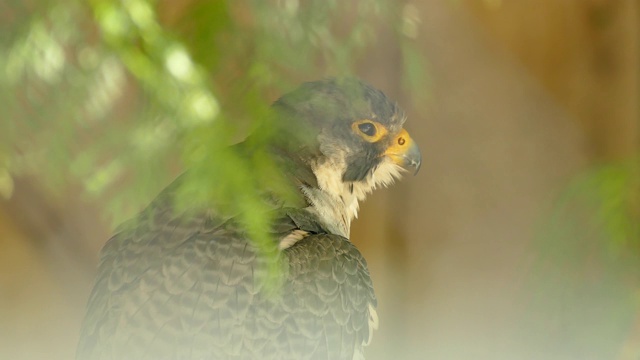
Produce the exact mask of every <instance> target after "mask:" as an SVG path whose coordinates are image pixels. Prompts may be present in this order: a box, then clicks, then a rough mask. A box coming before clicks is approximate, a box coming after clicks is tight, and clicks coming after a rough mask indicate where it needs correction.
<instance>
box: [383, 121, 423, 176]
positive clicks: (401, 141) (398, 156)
mask: <svg viewBox="0 0 640 360" xmlns="http://www.w3.org/2000/svg"><path fill="white" fill-rule="evenodd" d="M384 155H385V156H388V157H389V158H391V160H392V161H393V162H394V163H396V164H397V165H400V166H401V167H402V168H403V169H405V170H408V171H411V172H413V175H415V174H417V173H418V170H420V164H421V163H422V155H420V149H419V148H418V145H417V144H416V143H415V142H414V141H413V139H412V138H411V136H409V133H408V132H407V130H405V129H402V130H401V131H400V132H399V133H398V135H396V136H395V138H394V139H393V142H392V143H391V146H389V148H388V149H387V151H385V153H384Z"/></svg>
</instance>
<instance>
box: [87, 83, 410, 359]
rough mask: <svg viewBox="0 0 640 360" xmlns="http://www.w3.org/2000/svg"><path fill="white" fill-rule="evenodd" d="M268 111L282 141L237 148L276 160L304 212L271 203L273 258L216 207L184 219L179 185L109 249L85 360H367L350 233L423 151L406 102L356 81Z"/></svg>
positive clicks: (291, 98)
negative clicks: (274, 284) (272, 283)
mask: <svg viewBox="0 0 640 360" xmlns="http://www.w3.org/2000/svg"><path fill="white" fill-rule="evenodd" d="M271 111H272V114H273V120H271V121H270V122H268V123H267V124H268V126H271V127H275V128H276V129H277V131H275V133H277V134H279V135H278V136H274V137H272V138H271V141H270V142H269V143H267V144H264V145H263V146H262V147H256V146H255V142H251V141H249V140H247V141H245V142H243V143H240V144H237V145H234V146H236V150H237V151H238V153H239V154H245V155H247V156H251V153H252V152H253V151H264V152H265V153H267V154H268V155H269V157H270V158H272V159H274V162H276V163H277V164H278V165H279V168H280V169H282V171H283V172H286V174H285V178H286V179H288V180H289V181H290V182H291V184H292V185H293V188H295V189H297V190H296V192H297V194H298V196H299V199H300V201H298V202H295V201H294V202H287V201H285V200H280V199H274V198H273V196H266V195H265V199H264V201H267V202H271V203H273V204H274V207H273V208H274V210H273V211H274V214H275V215H273V217H272V218H273V219H274V220H273V223H272V224H271V232H272V234H273V236H272V238H273V239H274V242H276V243H274V244H273V245H274V248H276V247H277V249H278V256H277V259H276V260H273V259H272V260H269V259H268V258H267V257H264V256H260V253H259V251H258V248H257V247H256V245H255V244H254V243H253V242H252V241H251V240H250V239H249V237H248V235H247V233H246V231H245V229H243V227H242V226H241V224H239V222H238V221H237V219H235V218H234V217H232V216H223V215H221V212H220V211H219V209H215V208H212V207H203V208H197V209H189V211H177V210H176V208H175V206H174V200H175V199H174V195H175V194H176V191H175V189H176V188H177V186H178V185H179V183H180V178H178V179H177V180H176V181H175V182H174V183H173V184H172V185H170V186H169V187H168V188H167V189H165V190H164V191H163V192H162V193H161V194H160V195H159V196H158V197H157V198H156V199H155V200H154V201H153V202H152V203H151V204H150V205H149V206H148V207H147V208H146V209H145V210H143V211H142V212H141V213H140V214H139V215H138V216H137V218H136V219H134V221H133V222H131V223H130V224H129V226H124V227H122V228H121V229H120V230H119V231H118V232H117V233H116V234H115V235H114V236H113V237H112V238H111V239H110V240H109V241H108V242H107V243H106V245H105V246H104V248H103V250H102V252H101V259H100V264H99V268H98V274H97V278H96V280H95V284H94V288H93V291H92V293H91V295H90V298H89V302H88V306H87V313H86V316H85V319H84V322H83V325H82V330H81V338H80V343H79V345H78V350H77V358H78V359H80V360H90V359H118V360H122V359H153V360H158V359H234V360H236V359H280V360H281V359H296V360H299V359H327V360H336V359H362V358H364V354H363V347H364V346H365V345H367V344H369V342H370V341H371V336H372V332H373V330H374V329H376V328H377V326H378V316H377V314H376V310H375V308H376V297H375V294H374V289H373V285H372V282H371V278H370V276H369V271H368V269H367V264H366V261H365V259H364V258H363V257H362V255H361V254H360V252H359V251H358V249H357V248H356V247H355V246H354V245H353V244H352V243H351V242H350V241H349V229H350V226H351V221H352V220H353V219H354V218H355V217H356V216H357V212H358V203H359V201H361V200H363V199H364V198H365V196H366V195H367V194H368V193H370V192H371V191H372V190H374V189H375V188H376V187H379V186H387V185H389V184H391V183H392V182H393V181H394V179H396V178H398V177H399V176H400V175H401V173H402V172H404V171H407V170H408V171H410V172H412V173H417V171H418V169H419V167H420V162H421V157H420V152H419V150H418V147H417V145H416V144H415V142H414V141H413V140H412V139H411V137H410V136H409V134H408V133H407V131H406V130H405V129H404V128H403V125H404V123H405V120H406V118H405V115H404V113H403V112H402V110H401V109H400V108H399V107H398V106H397V104H396V103H395V102H392V101H390V100H389V99H388V98H387V97H386V96H385V95H384V94H383V93H382V92H381V91H379V90H377V89H375V88H373V87H371V86H370V85H368V84H366V83H364V82H362V81H360V80H357V79H352V78H348V79H326V80H321V81H316V82H309V83H305V84H303V85H301V86H300V87H299V88H298V89H296V90H295V91H293V92H291V93H289V94H286V95H284V96H283V97H281V98H280V99H279V100H277V101H276V102H275V103H274V105H273V106H272V109H271ZM251 144H253V145H251ZM268 261H276V262H277V264H278V266H279V267H280V268H281V269H282V271H281V272H280V273H279V274H280V280H281V281H280V283H279V286H278V289H270V288H269V286H267V285H265V284H266V282H265V281H263V279H264V276H265V271H267V270H266V269H267V268H268V266H267V265H266V263H267V262H268Z"/></svg>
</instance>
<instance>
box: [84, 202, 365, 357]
mask: <svg viewBox="0 0 640 360" xmlns="http://www.w3.org/2000/svg"><path fill="white" fill-rule="evenodd" d="M281 255H282V256H281V261H282V264H283V267H284V269H285V271H284V273H285V276H286V281H284V282H283V286H282V289H280V291H279V292H277V293H276V294H272V293H267V292H265V291H263V288H262V284H261V282H260V281H259V280H258V279H260V276H261V275H262V271H263V270H262V269H263V268H264V266H262V265H263V264H262V263H261V261H262V259H261V258H260V257H258V256H256V252H255V250H254V248H253V246H252V245H251V243H250V242H249V241H247V240H246V239H245V238H244V237H243V236H242V233H241V232H240V231H238V230H236V229H234V228H233V226H231V225H228V224H226V223H222V222H220V221H218V222H216V221H213V220H212V219H211V218H210V217H209V216H206V215H202V216H172V212H171V211H170V210H167V211H164V212H163V211H157V210H156V211H154V212H153V213H152V214H149V215H148V216H146V217H144V216H143V217H142V218H141V219H140V220H138V221H137V222H136V223H135V224H134V225H132V226H129V227H128V228H125V229H124V230H123V231H121V232H120V233H119V234H117V235H116V236H114V237H113V238H112V239H111V240H109V242H108V243H107V245H106V246H105V248H104V249H103V251H102V258H101V264H100V266H99V271H98V276H97V280H96V282H95V286H94V290H93V292H92V294H91V296H90V299H89V304H88V308H87V315H86V318H85V321H84V324H83V328H82V334H81V340H80V344H79V347H78V353H77V358H78V359H83V360H84V359H332V360H333V359H352V358H353V355H354V351H355V350H357V349H359V348H360V347H361V346H362V344H363V343H365V342H366V341H367V339H368V336H369V331H370V329H369V328H368V319H369V305H370V304H371V305H375V302H376V300H375V296H374V293H373V287H372V284H371V280H370V278H369V273H368V270H367V266H366V263H365V260H364V258H363V257H362V256H361V254H360V253H359V252H358V250H357V249H356V248H355V247H354V246H353V245H352V244H351V243H350V242H349V241H348V240H347V239H345V238H343V237H340V236H337V235H327V234H319V235H312V236H309V237H307V238H305V239H303V240H301V241H299V242H297V243H296V244H295V245H293V246H291V247H290V248H288V249H286V250H285V251H284V252H283V253H282V254H281Z"/></svg>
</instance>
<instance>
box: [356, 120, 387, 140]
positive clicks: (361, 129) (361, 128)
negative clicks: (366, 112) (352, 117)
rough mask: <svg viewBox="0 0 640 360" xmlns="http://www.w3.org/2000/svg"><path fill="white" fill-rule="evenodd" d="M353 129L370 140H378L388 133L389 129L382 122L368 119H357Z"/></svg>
mask: <svg viewBox="0 0 640 360" xmlns="http://www.w3.org/2000/svg"><path fill="white" fill-rule="evenodd" d="M351 129H353V132H355V133H356V134H358V135H359V136H360V137H361V138H363V139H364V140H366V141H368V142H376V141H378V140H380V139H382V138H383V137H384V136H385V135H387V129H386V128H385V127H384V126H382V124H380V123H379V122H376V121H372V120H368V119H364V120H358V121H355V122H354V123H353V124H351Z"/></svg>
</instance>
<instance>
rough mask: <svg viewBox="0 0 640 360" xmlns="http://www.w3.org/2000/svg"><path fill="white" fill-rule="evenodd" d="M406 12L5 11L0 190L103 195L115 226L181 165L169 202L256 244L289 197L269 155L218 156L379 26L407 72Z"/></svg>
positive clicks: (212, 7)
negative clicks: (23, 184) (220, 211)
mask: <svg viewBox="0 0 640 360" xmlns="http://www.w3.org/2000/svg"><path fill="white" fill-rule="evenodd" d="M414 10H415V9H414ZM410 15H411V14H409V15H407V14H406V11H405V13H402V12H401V11H400V9H399V8H397V6H396V5H395V3H394V2H393V1H391V0H375V1H337V0H315V1H304V2H301V1H297V0H271V1H264V0H240V1H222V0H220V1H197V0H183V1H177V2H176V1H173V2H171V1H152V0H120V1H119V0H90V1H86V2H85V1H79V0H62V1H55V2H54V1H5V2H3V3H2V5H0V30H1V31H0V105H1V106H2V108H3V111H2V121H1V122H0V193H1V194H3V195H4V196H9V195H10V193H11V190H12V179H13V178H15V176H30V177H34V178H37V179H39V181H40V183H41V185H43V186H46V187H47V188H48V189H49V190H51V191H54V192H55V191H59V190H60V189H66V191H68V188H69V187H73V188H77V191H81V192H82V193H84V194H87V195H89V196H92V197H99V198H102V200H103V202H104V203H105V204H106V206H107V209H106V214H107V215H108V216H109V217H110V218H111V219H112V220H113V223H119V222H121V221H122V220H125V219H126V218H129V217H131V216H132V215H134V214H135V213H136V212H137V211H139V210H140V208H141V207H142V205H144V204H146V203H148V202H149V201H150V200H151V199H152V198H153V197H154V196H155V195H156V194H157V193H158V192H159V191H160V190H161V189H162V188H163V187H164V186H166V185H167V184H168V183H169V182H170V180H171V179H173V178H174V177H175V176H176V175H177V174H179V173H180V172H182V171H184V170H185V169H187V168H189V169H192V171H191V172H190V174H191V176H186V177H185V178H184V183H183V184H182V187H183V189H182V190H181V194H182V199H181V202H182V203H184V204H193V203H197V202H201V203H205V204H208V203H210V202H214V201H215V202H219V203H221V204H227V205H228V204H231V205H230V207H231V208H230V209H227V210H228V211H230V212H231V213H234V214H240V215H239V220H240V221H241V222H242V223H243V224H245V227H246V228H247V230H248V231H249V233H250V234H251V236H252V238H254V239H255V240H256V241H258V242H259V243H261V244H268V243H269V241H268V240H269V239H268V238H267V235H265V234H267V233H268V232H267V231H265V230H266V229H267V228H268V226H267V224H268V221H269V219H268V217H267V215H266V213H267V211H268V210H269V209H268V208H267V205H266V204H264V203H263V202H262V201H260V199H259V198H258V196H257V194H259V193H260V192H261V191H264V190H265V189H268V190H269V191H272V192H273V193H275V194H276V195H277V196H288V195H289V193H288V192H289V191H290V189H289V188H287V187H286V186H282V184H283V181H282V176H281V175H280V172H279V170H278V169H276V168H275V166H274V165H273V164H272V163H271V162H270V159H269V158H268V157H266V156H261V155H256V156H254V157H252V158H246V157H242V156H239V154H236V153H235V152H234V151H233V150H232V149H230V148H229V147H228V146H229V145H230V144H233V143H235V142H237V141H239V140H241V139H242V138H243V137H244V136H246V134H247V133H249V132H250V131H251V130H252V129H254V128H255V127H256V126H257V124H258V123H259V122H260V120H261V119H264V118H265V117H266V114H267V111H268V108H269V103H270V102H271V101H272V100H274V99H275V98H276V96H279V95H281V94H282V93H283V92H284V91H288V90H291V89H293V88H294V86H295V85H296V84H297V83H298V82H299V81H300V80H301V79H303V80H314V79H317V78H321V77H323V76H334V75H348V74H351V73H352V69H353V68H354V65H355V64H356V62H357V61H358V60H359V59H360V58H361V55H362V54H363V52H364V49H365V48H366V47H367V46H372V45H373V44H374V43H375V39H376V28H377V27H378V26H379V25H380V24H384V25H385V26H390V27H391V28H392V29H396V30H397V31H396V34H397V39H398V42H399V44H402V48H403V54H405V56H406V57H408V58H407V59H405V62H406V63H407V64H409V66H408V69H407V70H410V71H413V72H416V73H418V72H420V71H421V69H420V68H419V65H418V64H419V63H420V62H419V61H420V60H419V55H418V53H417V52H416V51H411V49H410V45H409V44H410V42H411V38H412V36H411V34H412V32H411V29H410V25H411V24H413V22H415V19H414V18H412V17H411V16H414V17H415V15H411V16H410ZM412 19H413V20H412ZM407 24H409V25H407ZM413 25H414V26H415V24H413ZM407 26H409V28H408V27H407ZM407 29H409V30H407ZM414 30H415V29H414ZM413 35H414V37H415V34H413ZM413 75H416V76H421V75H420V74H413ZM407 77H408V78H413V76H412V75H410V74H408V75H407ZM414 83H416V84H418V83H420V82H419V81H416V80H414ZM264 136H270V135H269V134H266V133H265V135H264ZM265 246H266V245H265ZM263 249H265V251H270V252H273V250H274V249H271V250H269V249H267V247H263Z"/></svg>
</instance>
